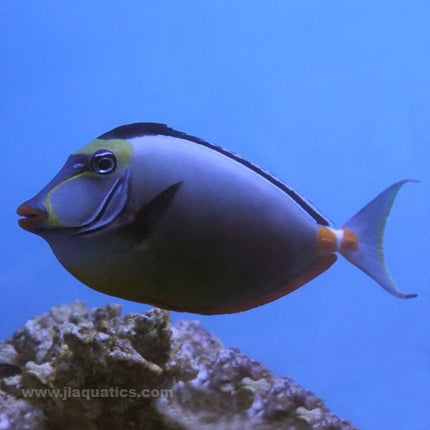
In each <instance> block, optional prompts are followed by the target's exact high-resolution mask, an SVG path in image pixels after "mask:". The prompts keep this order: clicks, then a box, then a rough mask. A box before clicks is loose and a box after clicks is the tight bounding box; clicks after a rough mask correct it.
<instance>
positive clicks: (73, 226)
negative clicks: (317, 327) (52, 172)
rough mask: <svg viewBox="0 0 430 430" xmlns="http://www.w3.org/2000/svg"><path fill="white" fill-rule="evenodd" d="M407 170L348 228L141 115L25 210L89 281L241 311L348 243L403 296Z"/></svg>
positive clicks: (146, 297)
mask: <svg viewBox="0 0 430 430" xmlns="http://www.w3.org/2000/svg"><path fill="white" fill-rule="evenodd" d="M407 182H416V181H415V180H413V179H404V180H400V181H398V182H396V183H394V184H393V185H391V186H390V187H388V188H387V189H385V190H384V191H383V192H382V193H380V194H379V195H378V196H377V197H376V198H374V199H373V200H372V201H371V202H370V203H368V204H367V205H366V206H365V207H364V208H363V209H361V210H360V211H359V212H358V213H357V214H356V215H354V216H353V217H352V218H351V219H350V220H349V221H347V222H346V223H345V224H344V225H343V226H342V227H341V228H336V227H335V226H334V224H333V223H332V222H331V221H330V220H329V219H328V218H326V217H325V216H324V215H323V214H322V213H321V212H320V211H319V210H318V209H317V208H316V207H315V206H314V205H313V204H311V203H310V202H309V201H308V200H306V199H305V198H304V197H302V196H301V195H300V194H299V193H298V192H297V191H295V190H294V189H293V188H291V187H289V186H288V185H286V184H285V183H283V182H282V181H280V180H279V179H277V178H276V177H275V176H273V175H272V174H270V173H268V172H267V171H265V170H263V169H261V168H259V167H257V166H256V165H254V164H253V163H251V162H249V161H247V160H246V159H244V158H242V157H240V156H239V155H237V154H235V153H234V152H230V151H228V150H226V149H224V148H223V147H221V146H217V145H215V144H212V143H209V142H207V141H205V140H203V139H200V138H198V137H195V136H192V135H189V134H186V133H184V132H181V131H177V130H175V129H172V128H170V127H168V126H167V125H166V124H159V123H145V122H143V123H133V124H126V125H122V126H119V127H116V128H114V129H112V130H110V131H108V132H107V133H104V134H102V135H100V136H99V137H98V138H97V139H95V140H93V141H91V142H90V143H88V144H87V145H85V146H83V147H82V148H81V149H79V150H77V151H76V152H74V153H73V154H72V155H70V156H69V157H68V159H67V161H66V163H65V165H64V166H63V168H62V169H61V170H60V171H59V173H58V174H57V175H56V176H55V177H54V178H53V179H52V180H51V181H50V182H49V183H48V184H47V185H46V186H45V187H44V188H43V189H42V190H41V191H40V192H39V193H38V194H36V196H35V197H33V198H32V199H30V200H28V201H26V202H25V203H23V204H21V205H20V206H19V208H18V209H17V213H18V215H20V216H21V218H20V219H19V220H18V223H19V225H20V226H21V227H22V228H23V229H25V230H27V231H29V232H31V233H35V234H37V235H40V236H41V237H42V238H43V239H45V240H46V241H47V242H48V244H49V246H50V247H51V249H52V251H53V253H54V254H55V256H56V258H57V259H58V260H59V262H60V263H61V264H62V265H63V266H64V268H65V269H66V270H67V271H69V272H70V273H71V274H72V275H73V276H74V277H75V278H77V279H78V280H79V281H81V282H82V283H84V284H86V285H87V286H89V287H91V288H93V289H95V290H97V291H99V292H102V293H105V294H108V295H111V296H115V297H120V298H123V299H127V300H131V301H135V302H140V303H146V304H150V305H154V306H157V307H160V308H164V309H168V310H175V311H180V312H191V313H198V314H208V315H212V314H225V313H235V312H240V311H245V310H247V309H251V308H254V307H256V306H260V305H263V304H266V303H269V302H272V301H274V300H276V299H278V298H280V297H282V296H284V295H286V294H289V293H291V292H292V291H294V290H296V289H297V288H299V287H300V286H302V285H304V284H306V283H308V282H309V281H310V280H312V279H313V278H315V277H317V276H318V275H320V274H321V273H323V272H324V271H326V270H327V269H328V268H329V267H330V266H331V265H332V264H333V263H334V262H335V261H336V259H337V256H338V255H339V254H340V255H342V256H343V257H345V258H346V259H347V260H349V261H350V262H351V263H352V264H354V265H355V266H357V267H358V268H359V269H361V270H362V271H364V272H365V273H366V274H367V275H369V276H370V277H371V278H372V279H373V280H374V281H376V283H378V284H379V285H380V286H381V287H382V288H384V289H385V290H386V291H388V292H389V293H391V294H392V295H394V296H396V297H399V298H412V297H416V294H405V293H403V292H401V291H400V290H399V289H398V287H397V286H396V284H395V282H394V280H393V278H392V277H391V275H390V274H389V272H388V269H387V267H386V264H385V262H384V253H383V248H382V241H383V234H384V228H385V224H386V220H387V217H388V215H389V213H390V210H391V207H392V205H393V202H394V199H395V197H396V195H397V193H398V191H399V189H400V188H401V187H402V186H403V185H404V184H406V183H407Z"/></svg>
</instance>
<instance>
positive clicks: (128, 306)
mask: <svg viewBox="0 0 430 430" xmlns="http://www.w3.org/2000/svg"><path fill="white" fill-rule="evenodd" d="M0 22H1V26H0V61H1V63H0V66H1V67H0V139H1V146H0V151H1V160H2V163H1V187H0V192H1V224H0V226H1V227H0V228H1V238H2V240H1V244H2V245H1V258H0V298H1V300H0V323H1V325H0V338H4V337H7V336H9V335H10V334H11V333H13V331H14V330H15V329H16V328H17V327H19V326H20V325H21V324H22V323H24V322H25V321H26V320H27V319H28V318H29V317H31V316H33V315H35V314H41V313H43V312H46V311H47V310H48V309H49V308H50V307H51V306H54V305H56V304H59V303H67V302H71V301H73V300H76V299H79V300H83V301H85V302H86V303H88V305H89V306H92V307H94V306H99V305H104V304H107V303H110V302H113V301H117V302H118V301H119V302H121V303H122V304H123V306H124V310H125V311H126V312H129V311H134V312H143V311H145V310H147V309H149V306H145V305H141V304H136V303H131V302H126V301H121V300H118V299H114V298H112V297H109V296H106V295H103V294H100V293H98V292H96V291H92V290H91V289H89V288H87V287H86V286H84V285H82V284H81V283H79V282H78V281H77V280H75V279H74V278H73V277H72V276H71V275H69V274H68V273H67V272H66V271H65V270H64V269H63V268H62V267H61V266H60V264H59V263H58V262H57V261H56V259H55V257H54V255H53V254H52V252H51V251H50V249H49V247H48V245H47V244H46V243H45V242H44V241H43V240H42V239H41V238H39V237H37V236H34V235H31V234H29V233H27V232H25V231H23V230H21V229H19V228H18V227H17V224H16V219H17V216H16V215H15V209H16V207H17V206H18V204H19V203H21V202H23V201H24V200H26V199H28V198H29V197H31V196H32V195H34V194H35V193H36V192H37V191H39V190H40V189H41V188H42V187H43V186H44V185H45V184H46V183H47V182H48V181H49V180H50V179H51V178H52V176H53V175H54V174H55V173H56V172H57V171H58V169H59V168H60V167H61V166H62V164H63V162H64V161H65V159H66V157H67V156H68V154H70V153H71V152H73V151H74V150H76V149H77V148H79V147H80V146H82V145H83V144H85V143H86V142H88V141H90V140H92V139H93V138H94V137H96V136H98V135H99V134H101V133H102V132H105V131H107V130H109V129H111V128H113V127H115V126H117V125H120V124H124V123H130V122H136V121H156V122H166V123H168V124H169V125H170V126H172V127H174V128H177V129H179V130H183V131H186V132H188V133H191V134H194V135H197V136H200V137H202V138H205V139H206V140H209V141H211V142H213V143H217V144H219V145H222V146H224V147H226V148H228V149H231V150H233V151H235V152H237V153H240V154H242V155H243V156H244V157H246V158H248V159H250V160H252V161H253V162H254V163H256V164H258V165H260V166H261V167H264V168H265V169H267V170H269V171H271V172H273V173H275V174H276V175H277V176H278V177H280V178H281V179H282V180H283V181H285V182H286V183H287V184H289V185H290V186H293V187H294V188H295V189H297V190H298V191H299V192H300V193H302V194H303V195H304V196H306V197H307V198H308V199H309V200H311V201H313V202H314V203H315V204H316V205H317V206H318V207H319V208H320V209H321V210H322V211H323V212H324V213H325V214H326V215H327V216H328V217H329V218H331V219H333V220H334V221H335V222H336V223H338V225H341V224H342V222H344V221H346V220H347V219H348V218H349V217H350V216H352V215H353V214H354V213H355V212H356V211H357V210H358V209H360V208H361V207H362V206H363V205H364V204H366V203H367V202H368V201H369V200H370V199H371V198H373V197H374V196H375V195H376V194H377V193H378V192H380V191H381V190H382V189H384V188H385V187H386V186H388V185H390V184H391V183H393V182H395V181H396V180H398V179H402V178H405V177H406V178H407V177H411V178H418V179H421V180H422V183H421V184H419V185H415V184H411V185H406V186H405V187H404V189H403V190H402V191H401V193H400V195H399V197H398V200H397V201H396V204H395V206H394V209H393V213H392V215H391V217H390V219H389V222H388V226H387V232H386V239H385V252H386V259H387V262H388V265H389V267H390V269H391V272H392V274H393V276H394V278H395V279H396V281H397V283H398V285H399V286H400V288H401V289H402V290H404V291H405V292H408V293H418V294H419V296H418V298H417V299H414V300H399V299H396V298H394V297H392V296H390V295H389V294H388V293H386V292H385V291H384V290H382V289H381V288H380V287H379V286H378V285H377V284H375V283H374V282H373V281H372V280H371V279H370V278H368V277H367V276H366V275H364V274H363V273H362V272H360V271H359V270H357V269H356V268H355V267H353V266H352V265H351V264H349V263H348V262H346V260H344V259H342V258H340V259H339V261H338V262H337V263H336V264H335V266H333V267H332V268H331V269H330V270H329V271H327V272H326V273H324V274H323V275H321V276H320V277H318V278H317V279H315V280H314V281H312V282H311V283H310V284H308V285H306V286H304V287H302V288H301V289H299V290H298V291H296V292H294V293H293V294H291V295H289V296H286V297H283V298H282V299H280V300H278V301H276V302H274V303H271V304H268V305H266V306H263V307H260V308H257V309H254V310H251V311H248V312H245V313H240V314H234V315H227V316H213V317H202V316H196V315H188V314H179V313H173V314H172V315H173V319H174V320H178V319H180V318H192V319H199V320H200V321H202V323H203V324H204V326H205V327H207V328H208V329H210V330H212V331H213V332H214V333H215V334H216V335H218V336H219V337H220V338H221V339H222V340H223V342H224V344H225V345H226V346H235V347H238V348H240V349H241V350H242V351H243V352H244V353H246V354H248V355H249V356H250V357H252V358H254V359H257V360H260V361H261V362H262V363H264V364H265V365H266V366H267V367H268V368H270V369H271V370H272V371H273V372H274V373H275V374H276V375H279V376H283V375H289V376H291V377H292V378H294V379H295V380H296V381H297V382H298V383H300V384H302V385H303V386H305V387H306V388H308V389H310V390H312V391H314V392H315V393H317V394H318V395H320V396H322V397H323V398H324V399H325V401H326V402H327V405H328V406H329V407H330V408H331V409H332V410H333V411H334V412H335V413H337V414H339V415H340V416H342V417H344V418H346V419H349V420H351V421H352V422H353V423H355V424H356V425H357V426H358V427H360V428H361V429H375V430H376V429H379V430H380V429H398V430H411V429H414V430H420V429H428V428H429V427H428V426H429V422H430V336H429V333H430V316H429V310H430V285H429V243H430V235H429V219H430V210H429V208H430V205H429V197H430V195H429V194H430V193H429V184H430V174H429V167H430V165H429V155H430V149H429V148H430V85H429V82H430V30H429V29H430V4H429V3H428V2H421V1H412V2H406V1H391V2H381V1H376V2H373V1H372V2H368V1H363V2H342V1H332V2H318V1H302V2H288V1H255V0H254V1H231V2H230V1H213V2H209V1H191V0H182V1H159V2H155V1H153V2H149V1H147V2H143V1H130V2H116V1H115V2H114V1H92V2H88V1H70V2H58V1H43V2H34V1H23V0H21V1H3V2H1V4H0Z"/></svg>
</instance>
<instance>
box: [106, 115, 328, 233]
mask: <svg viewBox="0 0 430 430" xmlns="http://www.w3.org/2000/svg"><path fill="white" fill-rule="evenodd" d="M158 135H161V136H171V137H177V138H179V139H185V140H189V141H191V142H195V143H198V144H200V145H204V146H207V147H208V148H211V149H213V150H215V151H217V152H220V153H221V154H223V155H225V156H226V157H229V158H231V159H233V160H235V161H237V162H239V163H240V164H243V165H244V166H246V167H248V168H249V169H251V170H253V171H254V172H256V173H258V174H259V175H260V176H262V177H263V178H265V179H267V180H268V181H270V182H271V183H272V184H274V185H276V186H277V187H278V188H280V189H281V190H282V191H284V192H285V193H286V194H288V195H289V196H290V197H291V198H292V199H293V200H294V201H295V202H296V203H297V204H298V205H299V206H300V207H301V208H303V209H304V210H305V211H306V212H307V213H308V214H309V215H310V216H311V217H312V218H313V219H314V220H315V221H316V222H317V223H318V224H321V225H326V226H328V225H330V221H329V220H328V219H327V218H325V217H324V216H323V215H322V214H321V213H320V212H319V211H318V210H317V209H316V208H315V207H314V206H313V205H312V204H311V203H309V202H308V201H306V200H305V199H304V198H303V197H302V196H301V195H300V194H299V193H297V192H296V191H294V190H293V189H291V188H290V187H288V186H287V185H285V184H284V183H283V182H281V181H280V180H279V179H277V178H276V177H275V176H273V175H272V174H271V173H269V172H266V171H265V170H263V169H261V168H260V167H258V166H256V165H255V164H252V163H251V162H249V161H248V160H245V159H244V158H242V157H241V156H239V155H237V154H235V153H234V152H231V151H227V150H226V149H224V148H222V147H221V146H218V145H215V144H213V143H209V142H206V141H205V140H203V139H200V138H198V137H196V136H191V135H189V134H186V133H183V132H182V131H177V130H174V129H173V128H170V127H168V126H167V125H166V124H159V123H156V122H136V123H133V124H126V125H121V126H120V127H117V128H114V129H113V130H110V131H108V132H107V133H104V134H102V135H101V136H99V137H98V139H103V140H110V139H132V138H135V137H142V136H158Z"/></svg>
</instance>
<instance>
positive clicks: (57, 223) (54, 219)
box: [45, 172, 92, 227]
mask: <svg viewBox="0 0 430 430" xmlns="http://www.w3.org/2000/svg"><path fill="white" fill-rule="evenodd" d="M90 176H92V173H91V172H82V173H79V174H77V175H75V176H71V177H70V178H67V179H66V180H64V181H63V182H60V183H59V184H57V185H56V186H55V187H54V188H52V190H49V192H48V194H47V195H46V199H45V207H46V210H47V211H48V222H49V225H51V226H54V227H63V226H64V225H65V224H64V223H63V222H62V221H61V220H60V218H59V217H58V215H57V214H56V213H55V211H54V208H53V207H52V203H51V195H52V193H53V192H54V191H55V190H57V189H58V188H60V187H61V186H63V185H65V184H67V183H68V182H70V181H73V180H75V179H78V178H82V177H90Z"/></svg>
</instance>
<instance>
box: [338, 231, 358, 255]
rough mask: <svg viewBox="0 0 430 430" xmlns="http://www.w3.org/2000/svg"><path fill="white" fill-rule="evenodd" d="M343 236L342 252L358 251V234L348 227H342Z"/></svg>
mask: <svg viewBox="0 0 430 430" xmlns="http://www.w3.org/2000/svg"><path fill="white" fill-rule="evenodd" d="M342 231H343V238H342V244H341V246H340V252H345V251H357V249H358V236H357V235H356V234H355V233H354V232H353V231H351V230H348V229H346V228H343V229H342Z"/></svg>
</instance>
